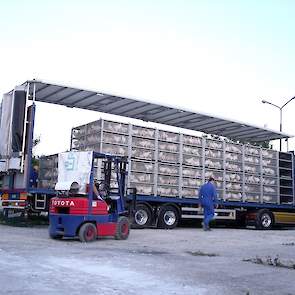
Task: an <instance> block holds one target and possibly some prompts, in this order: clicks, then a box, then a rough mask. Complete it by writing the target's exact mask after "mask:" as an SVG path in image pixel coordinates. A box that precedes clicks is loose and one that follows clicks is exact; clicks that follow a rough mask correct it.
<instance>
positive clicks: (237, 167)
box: [225, 162, 242, 172]
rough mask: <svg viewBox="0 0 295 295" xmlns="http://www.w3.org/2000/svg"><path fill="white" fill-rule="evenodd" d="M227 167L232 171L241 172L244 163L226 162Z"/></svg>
mask: <svg viewBox="0 0 295 295" xmlns="http://www.w3.org/2000/svg"><path fill="white" fill-rule="evenodd" d="M225 169H226V170H230V171H236V172H241V171H242V163H233V162H225Z"/></svg>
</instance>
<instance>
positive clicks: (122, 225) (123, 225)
mask: <svg viewBox="0 0 295 295" xmlns="http://www.w3.org/2000/svg"><path fill="white" fill-rule="evenodd" d="M129 231H130V223H129V219H128V218H127V217H125V216H120V217H119V219H118V222H117V229H116V234H115V239H116V240H126V239H127V238H128V236H129Z"/></svg>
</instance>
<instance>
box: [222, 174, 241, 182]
mask: <svg viewBox="0 0 295 295" xmlns="http://www.w3.org/2000/svg"><path fill="white" fill-rule="evenodd" d="M225 180H226V181H231V182H242V181H243V175H242V174H240V173H229V172H227V173H226V174H225Z"/></svg>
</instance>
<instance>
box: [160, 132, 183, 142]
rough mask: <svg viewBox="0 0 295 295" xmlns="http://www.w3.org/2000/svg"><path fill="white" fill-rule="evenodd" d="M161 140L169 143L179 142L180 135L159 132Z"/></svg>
mask: <svg viewBox="0 0 295 295" xmlns="http://www.w3.org/2000/svg"><path fill="white" fill-rule="evenodd" d="M159 140H164V141H169V142H179V134H178V133H174V132H168V131H163V130H159Z"/></svg>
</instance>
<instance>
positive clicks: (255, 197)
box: [245, 193, 260, 202]
mask: <svg viewBox="0 0 295 295" xmlns="http://www.w3.org/2000/svg"><path fill="white" fill-rule="evenodd" d="M245 201H247V202H260V194H257V193H254V194H252V193H245Z"/></svg>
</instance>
